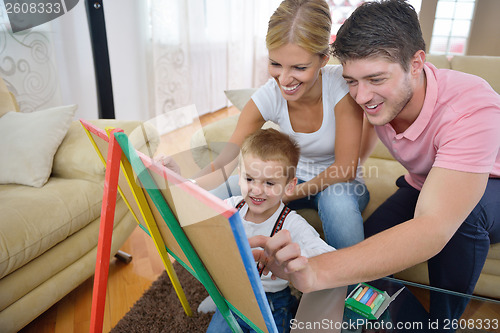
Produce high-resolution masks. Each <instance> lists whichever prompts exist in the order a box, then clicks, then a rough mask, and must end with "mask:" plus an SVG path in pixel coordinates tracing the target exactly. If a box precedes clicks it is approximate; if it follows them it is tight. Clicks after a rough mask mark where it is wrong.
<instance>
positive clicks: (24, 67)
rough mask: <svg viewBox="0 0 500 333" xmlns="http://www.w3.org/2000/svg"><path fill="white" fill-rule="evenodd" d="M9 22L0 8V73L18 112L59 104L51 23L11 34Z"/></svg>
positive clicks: (59, 95) (59, 97) (59, 96)
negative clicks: (13, 98) (12, 95)
mask: <svg viewBox="0 0 500 333" xmlns="http://www.w3.org/2000/svg"><path fill="white" fill-rule="evenodd" d="M8 22H9V21H8V19H7V14H6V13H5V12H4V11H3V10H0V76H1V77H2V79H3V80H4V81H5V83H6V85H7V87H8V88H9V90H10V91H11V92H12V93H13V94H14V96H15V97H16V99H17V102H18V104H19V107H20V109H21V112H33V111H36V110H41V109H46V108H48V107H53V106H58V105H61V94H60V91H59V82H58V81H59V80H58V75H57V67H56V65H55V64H56V60H55V52H54V46H53V42H52V40H51V35H52V34H51V31H50V30H48V29H50V23H48V24H44V25H42V26H39V27H36V28H32V29H30V30H26V31H23V32H17V33H15V34H14V33H12V30H11V29H10V25H9V23H8Z"/></svg>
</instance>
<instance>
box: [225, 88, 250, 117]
mask: <svg viewBox="0 0 500 333" xmlns="http://www.w3.org/2000/svg"><path fill="white" fill-rule="evenodd" d="M256 91H257V88H250V89H235V90H224V94H226V97H227V99H228V100H229V101H230V102H231V104H233V105H234V106H236V108H237V109H238V110H240V111H241V110H243V107H244V106H245V105H246V104H247V102H248V101H249V100H250V98H251V97H252V95H253V93H254V92H256Z"/></svg>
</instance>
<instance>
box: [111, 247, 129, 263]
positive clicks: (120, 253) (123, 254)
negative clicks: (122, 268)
mask: <svg viewBox="0 0 500 333" xmlns="http://www.w3.org/2000/svg"><path fill="white" fill-rule="evenodd" d="M115 258H116V259H118V260H120V261H121V262H124V263H126V264H128V263H130V262H131V261H132V255H130V254H128V253H127V252H123V251H121V250H118V252H116V254H115Z"/></svg>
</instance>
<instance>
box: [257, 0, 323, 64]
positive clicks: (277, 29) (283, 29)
mask: <svg viewBox="0 0 500 333" xmlns="http://www.w3.org/2000/svg"><path fill="white" fill-rule="evenodd" d="M331 28H332V19H331V17H330V7H329V6H328V3H327V2H326V1H325V0H285V1H283V2H282V3H281V4H280V5H279V7H278V8H277V9H276V11H275V12H274V14H273V15H272V16H271V18H270V20H269V25H268V29H267V36H266V46H267V49H268V50H274V49H276V48H279V47H281V46H283V45H286V44H288V43H291V44H296V45H298V46H300V47H302V48H304V49H305V50H307V51H309V52H311V53H313V54H319V55H322V56H326V55H328V54H329V53H330V45H329V44H330V35H331Z"/></svg>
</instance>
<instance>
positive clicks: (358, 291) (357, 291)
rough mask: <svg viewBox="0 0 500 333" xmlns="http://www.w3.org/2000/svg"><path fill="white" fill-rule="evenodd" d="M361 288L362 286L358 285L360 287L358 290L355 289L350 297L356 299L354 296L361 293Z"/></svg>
mask: <svg viewBox="0 0 500 333" xmlns="http://www.w3.org/2000/svg"><path fill="white" fill-rule="evenodd" d="M362 290H363V287H361V286H360V287H359V288H358V290H356V292H355V293H354V295H352V297H351V298H354V299H356V297H358V296H359V294H361V291H362Z"/></svg>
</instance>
